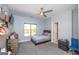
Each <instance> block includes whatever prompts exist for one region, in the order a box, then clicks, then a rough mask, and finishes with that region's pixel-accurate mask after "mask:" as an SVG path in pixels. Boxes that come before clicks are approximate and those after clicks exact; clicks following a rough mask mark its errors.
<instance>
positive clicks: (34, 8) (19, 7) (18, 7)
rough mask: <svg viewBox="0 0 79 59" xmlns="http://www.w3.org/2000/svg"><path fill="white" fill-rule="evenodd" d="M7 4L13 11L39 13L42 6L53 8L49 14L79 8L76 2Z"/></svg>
mask: <svg viewBox="0 0 79 59" xmlns="http://www.w3.org/2000/svg"><path fill="white" fill-rule="evenodd" d="M6 6H8V7H9V8H10V9H11V10H12V12H15V13H16V12H19V13H24V14H27V13H28V14H30V13H31V14H37V13H39V10H40V8H42V7H43V8H44V10H49V9H52V10H53V12H52V13H49V14H57V13H59V12H61V11H65V10H68V9H74V8H77V5H76V4H8V5H6Z"/></svg>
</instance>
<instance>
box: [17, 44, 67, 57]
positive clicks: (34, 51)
mask: <svg viewBox="0 0 79 59" xmlns="http://www.w3.org/2000/svg"><path fill="white" fill-rule="evenodd" d="M68 54H69V53H67V52H65V51H63V50H61V49H59V48H58V47H57V45H56V44H53V43H51V42H47V43H44V44H40V45H37V46H35V45H34V44H33V43H32V42H24V43H20V44H19V48H18V52H17V55H68Z"/></svg>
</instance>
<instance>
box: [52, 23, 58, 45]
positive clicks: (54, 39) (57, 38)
mask: <svg viewBox="0 0 79 59" xmlns="http://www.w3.org/2000/svg"><path fill="white" fill-rule="evenodd" d="M55 24H57V40H58V39H59V22H54V23H53V42H54V40H55V39H54V36H55V35H54V25H55ZM54 43H55V44H58V42H54Z"/></svg>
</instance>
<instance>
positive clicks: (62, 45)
mask: <svg viewBox="0 0 79 59" xmlns="http://www.w3.org/2000/svg"><path fill="white" fill-rule="evenodd" d="M58 48H60V49H62V50H64V51H68V50H69V41H68V40H58Z"/></svg>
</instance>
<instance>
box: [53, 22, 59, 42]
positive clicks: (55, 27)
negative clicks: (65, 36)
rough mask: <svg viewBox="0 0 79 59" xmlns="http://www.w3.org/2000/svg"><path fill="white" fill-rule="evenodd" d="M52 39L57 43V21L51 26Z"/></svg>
mask: <svg viewBox="0 0 79 59" xmlns="http://www.w3.org/2000/svg"><path fill="white" fill-rule="evenodd" d="M53 41H54V43H56V44H58V23H54V26H53Z"/></svg>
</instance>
